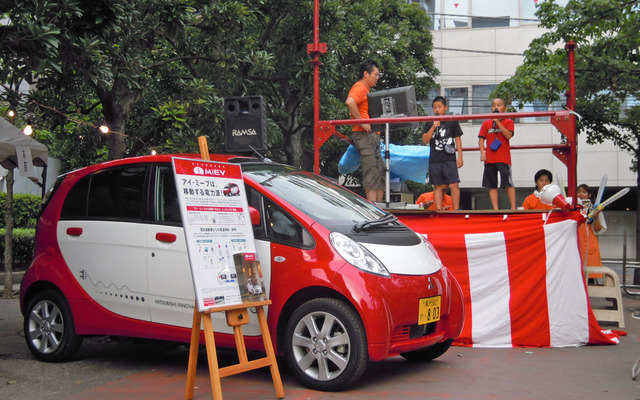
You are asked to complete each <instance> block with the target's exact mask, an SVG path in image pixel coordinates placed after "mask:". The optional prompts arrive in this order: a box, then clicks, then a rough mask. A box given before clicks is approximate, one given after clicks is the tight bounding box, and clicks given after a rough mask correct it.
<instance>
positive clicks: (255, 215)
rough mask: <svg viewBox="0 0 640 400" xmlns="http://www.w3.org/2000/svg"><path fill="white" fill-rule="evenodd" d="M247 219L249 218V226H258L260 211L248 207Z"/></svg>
mask: <svg viewBox="0 0 640 400" xmlns="http://www.w3.org/2000/svg"><path fill="white" fill-rule="evenodd" d="M249 217H250V218H251V225H260V211H258V209H256V208H255V207H251V206H249Z"/></svg>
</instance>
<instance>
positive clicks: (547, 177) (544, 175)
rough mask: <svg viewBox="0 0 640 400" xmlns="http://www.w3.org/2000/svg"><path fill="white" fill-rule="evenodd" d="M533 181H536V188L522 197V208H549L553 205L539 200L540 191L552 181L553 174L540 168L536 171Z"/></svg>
mask: <svg viewBox="0 0 640 400" xmlns="http://www.w3.org/2000/svg"><path fill="white" fill-rule="evenodd" d="M533 181H534V182H535V183H536V190H534V192H533V193H532V194H530V195H529V196H527V197H526V198H525V199H524V202H523V203H522V208H524V209H525V210H551V209H552V208H553V205H551V204H544V203H543V202H542V201H541V200H540V192H541V191H542V188H543V187H545V186H546V185H548V184H550V183H551V182H553V174H552V173H551V171H549V170H546V169H541V170H539V171H538V172H536V175H535V176H534V177H533Z"/></svg>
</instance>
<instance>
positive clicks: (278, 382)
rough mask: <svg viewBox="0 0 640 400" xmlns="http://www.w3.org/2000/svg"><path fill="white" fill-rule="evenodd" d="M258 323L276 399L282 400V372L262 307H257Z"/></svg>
mask: <svg viewBox="0 0 640 400" xmlns="http://www.w3.org/2000/svg"><path fill="white" fill-rule="evenodd" d="M256 311H257V312H258V322H259V323H260V331H261V332H262V340H263V341H264V348H265V351H266V353H267V358H268V359H269V360H270V361H271V365H269V369H270V370H271V378H272V379H273V386H274V387H275V390H276V397H277V398H279V399H281V398H283V397H284V387H283V386H282V379H281V378H280V370H279V369H278V364H277V362H276V353H275V351H274V350H273V343H271V335H270V334H269V326H267V317H266V316H265V313H264V309H263V308H262V306H257V307H256Z"/></svg>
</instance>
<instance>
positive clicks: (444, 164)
mask: <svg viewBox="0 0 640 400" xmlns="http://www.w3.org/2000/svg"><path fill="white" fill-rule="evenodd" d="M432 106H433V114H434V115H446V113H447V109H448V108H449V107H447V99H445V98H444V97H442V96H438V97H436V98H435V99H433V103H432ZM460 136H462V129H460V124H458V121H443V122H440V121H434V122H426V123H425V124H424V134H423V135H422V141H423V142H424V144H428V145H429V146H430V148H431V151H430V152H429V182H430V183H431V184H432V185H433V194H434V201H435V203H436V208H437V209H438V211H440V210H442V194H443V193H444V192H445V191H446V190H447V187H449V188H450V189H451V200H452V201H453V209H454V210H457V209H459V208H460V186H459V183H460V176H459V175H458V168H461V167H462V165H463V162H462V140H461V138H460ZM456 153H458V157H457V158H456Z"/></svg>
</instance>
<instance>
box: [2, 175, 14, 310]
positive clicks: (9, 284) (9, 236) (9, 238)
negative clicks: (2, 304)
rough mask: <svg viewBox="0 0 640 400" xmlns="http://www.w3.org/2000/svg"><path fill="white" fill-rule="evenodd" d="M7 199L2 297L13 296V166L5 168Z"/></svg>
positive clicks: (5, 207) (5, 206)
mask: <svg viewBox="0 0 640 400" xmlns="http://www.w3.org/2000/svg"><path fill="white" fill-rule="evenodd" d="M6 180H7V200H6V202H5V204H4V219H5V228H6V232H5V235H4V298H5V299H8V298H10V297H13V256H12V254H13V168H10V169H8V170H7V176H6Z"/></svg>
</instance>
